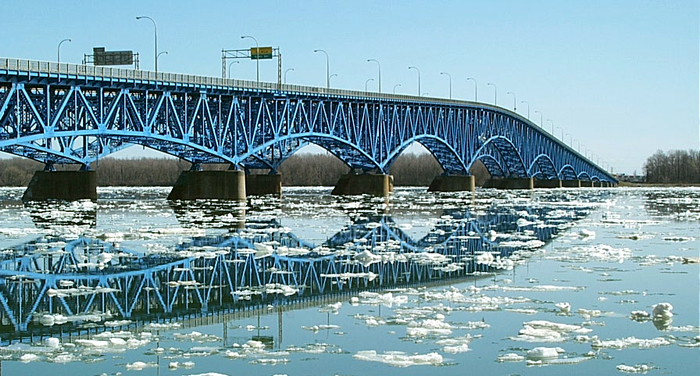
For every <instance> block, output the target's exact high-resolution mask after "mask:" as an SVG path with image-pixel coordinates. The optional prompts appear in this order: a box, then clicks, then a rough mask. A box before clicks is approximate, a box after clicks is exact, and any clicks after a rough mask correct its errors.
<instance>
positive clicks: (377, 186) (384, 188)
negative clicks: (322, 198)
mask: <svg viewBox="0 0 700 376" xmlns="http://www.w3.org/2000/svg"><path fill="white" fill-rule="evenodd" d="M393 191H394V177H393V176H391V175H383V174H346V175H343V176H341V177H340V180H338V183H337V184H336V185H335V188H333V191H332V192H331V194H332V195H362V194H368V195H374V196H388V195H389V193H390V192H393Z"/></svg>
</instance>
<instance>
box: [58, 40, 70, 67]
mask: <svg viewBox="0 0 700 376" xmlns="http://www.w3.org/2000/svg"><path fill="white" fill-rule="evenodd" d="M64 42H72V40H71V39H70V38H66V39H63V40H62V41H60V42H58V56H57V62H58V63H61V45H62V44H63V43H64Z"/></svg>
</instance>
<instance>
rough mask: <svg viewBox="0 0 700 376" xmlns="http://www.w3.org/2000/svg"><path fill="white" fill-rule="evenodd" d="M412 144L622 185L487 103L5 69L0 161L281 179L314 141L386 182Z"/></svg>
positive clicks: (466, 165)
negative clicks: (116, 160)
mask: <svg viewBox="0 0 700 376" xmlns="http://www.w3.org/2000/svg"><path fill="white" fill-rule="evenodd" d="M414 142H418V143H420V144H422V145H423V146H425V147H426V149H427V150H429V151H430V152H431V153H432V154H433V155H434V156H435V158H436V159H437V160H438V162H439V163H440V164H441V165H442V167H443V169H444V170H445V172H446V173H448V174H468V171H469V169H470V168H471V166H472V165H473V164H474V163H475V162H476V161H478V160H479V161H481V162H483V164H484V165H485V166H486V167H487V168H488V170H489V172H490V173H491V175H492V176H494V177H535V178H538V179H566V180H573V179H579V180H599V181H609V182H617V181H616V180H615V178H614V177H613V176H611V175H610V174H608V173H607V172H605V171H604V170H603V169H601V168H600V167H599V166H597V165H596V164H594V163H593V162H591V161H590V160H588V159H587V158H585V157H584V156H582V155H581V154H579V153H578V152H576V151H575V150H573V149H572V148H570V147H569V146H567V145H565V144H564V143H563V142H561V141H559V140H557V139H556V138H555V137H553V136H552V135H550V134H548V133H547V132H545V131H544V130H543V129H542V128H540V127H538V126H536V125H535V124H534V123H532V122H530V121H529V120H528V119H526V118H523V117H522V116H520V115H518V114H516V113H514V112H511V111H508V110H506V109H503V108H500V107H496V106H490V105H486V104H483V103H474V102H465V101H455V100H446V99H436V98H424V97H413V96H405V95H388V94H381V95H379V94H374V95H370V94H369V93H366V92H355V91H345V90H332V89H321V88H315V87H304V86H295V85H280V84H269V83H254V82H247V81H239V80H229V79H220V78H213V77H198V76H187V75H180V74H167V73H158V74H156V73H153V72H144V71H132V70H122V69H111V68H99V67H90V66H79V65H69V64H54V63H43V62H33V61H25V60H13V59H0V151H4V152H8V153H12V154H15V155H19V156H23V157H27V158H32V159H35V160H38V161H40V162H43V163H45V164H46V165H47V168H50V167H51V166H52V165H53V164H56V163H78V164H82V165H83V166H89V165H90V164H91V163H92V162H95V161H96V160H98V159H99V158H102V157H104V156H107V155H109V154H111V153H113V152H115V151H117V150H121V149H123V148H125V147H128V146H131V145H135V144H138V145H143V146H147V147H150V148H153V149H156V150H160V151H162V152H165V153H168V154H171V155H174V156H177V157H180V158H183V159H185V160H188V161H190V162H192V163H193V164H194V165H195V166H199V165H200V164H206V163H231V164H232V165H233V166H235V167H236V168H245V169H270V170H276V169H277V168H278V167H279V165H280V164H281V163H282V162H283V161H284V160H286V159H287V158H288V157H289V156H291V155H292V154H293V153H294V152H296V151H297V150H298V149H299V148H301V147H302V146H305V145H307V144H308V143H315V144H317V145H320V146H321V147H323V148H325V149H326V150H328V151H330V152H331V153H333V154H334V155H336V156H337V157H338V158H340V159H341V160H342V161H344V162H345V163H346V164H348V165H349V166H350V167H351V168H353V169H356V170H362V171H375V172H379V173H388V170H389V168H390V167H391V165H392V163H393V162H394V161H395V160H396V158H397V157H398V156H399V155H400V154H401V152H402V151H404V150H405V149H406V148H407V147H409V146H410V145H411V144H413V143H414Z"/></svg>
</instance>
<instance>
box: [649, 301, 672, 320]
mask: <svg viewBox="0 0 700 376" xmlns="http://www.w3.org/2000/svg"><path fill="white" fill-rule="evenodd" d="M671 310H673V306H672V305H671V303H659V304H657V305H655V306H654V309H653V310H652V311H651V315H652V318H653V319H654V320H669V319H670V318H671V317H673V313H672V312H671Z"/></svg>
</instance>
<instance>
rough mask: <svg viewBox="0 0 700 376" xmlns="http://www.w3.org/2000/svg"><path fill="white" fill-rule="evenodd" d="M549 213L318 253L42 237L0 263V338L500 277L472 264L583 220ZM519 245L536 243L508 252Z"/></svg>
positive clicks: (502, 212) (389, 223)
mask: <svg viewBox="0 0 700 376" xmlns="http://www.w3.org/2000/svg"><path fill="white" fill-rule="evenodd" d="M551 210H554V209H553V208H552V207H540V208H537V207H535V208H532V207H525V206H512V207H498V208H496V207H494V208H490V209H488V210H486V211H485V212H484V213H482V214H479V216H477V217H475V216H472V215H471V214H469V213H463V212H459V211H454V212H450V213H443V215H442V216H441V218H442V219H441V221H440V222H438V223H437V225H436V227H435V228H434V229H432V230H431V231H430V232H429V233H428V234H427V235H426V236H424V237H423V238H421V239H419V240H413V239H412V238H411V237H409V236H408V235H407V234H406V233H404V232H403V231H402V230H401V228H400V226H398V225H397V224H396V223H394V221H393V220H392V219H391V218H390V217H387V216H375V217H371V216H370V217H365V216H362V217H358V218H357V219H356V220H354V221H353V222H352V224H350V225H348V226H347V227H346V228H344V229H343V230H341V231H340V232H339V233H337V234H336V235H334V236H333V237H331V238H330V239H329V240H328V241H326V242H325V243H324V244H322V245H320V246H314V245H313V244H310V243H308V242H305V241H303V240H301V239H299V238H298V237H296V236H295V235H294V234H292V233H290V232H289V230H288V229H286V228H284V227H282V226H280V225H279V224H278V223H277V222H275V221H271V220H270V221H257V222H255V221H249V222H248V223H247V224H246V226H245V228H244V229H238V230H235V231H232V232H229V233H228V234H225V235H216V236H206V237H199V238H193V239H191V240H189V241H187V242H185V243H183V244H180V245H178V246H173V247H171V248H169V249H167V252H163V251H161V252H153V253H149V254H144V253H141V252H135V251H130V250H128V249H126V248H122V247H120V246H116V245H114V244H113V243H111V242H106V241H102V240H99V239H90V238H85V237H81V238H78V239H75V240H66V239H60V238H55V237H52V236H45V237H41V238H38V239H36V240H33V241H30V242H28V243H25V244H22V245H19V246H15V247H12V248H9V249H5V250H4V251H3V252H2V254H1V255H0V322H2V323H4V324H2V325H0V335H2V336H3V337H6V336H7V337H12V336H14V335H15V333H18V332H26V331H28V330H32V328H34V329H40V328H44V327H45V325H53V324H54V322H56V324H57V325H59V326H60V325H63V323H65V322H68V323H69V324H68V325H67V326H64V327H63V326H62V328H65V331H68V332H70V331H71V330H74V329H75V328H79V327H80V325H83V324H85V323H88V322H92V321H104V320H119V319H130V320H140V321H151V320H155V321H157V320H158V319H159V318H163V317H178V316H186V315H188V314H192V313H194V312H215V311H218V310H230V309H231V308H232V307H234V308H235V307H238V308H240V307H241V306H243V305H247V304H261V303H273V302H285V301H288V300H298V299H304V298H306V297H309V296H316V295H319V294H328V293H334V292H341V291H344V290H352V291H357V290H363V289H368V288H390V287H395V286H403V285H405V284H409V283H422V282H428V281H436V280H441V279H448V278H452V277H464V276H466V275H471V274H474V273H479V272H489V271H493V270H494V269H497V268H499V266H498V264H497V262H496V263H493V262H492V263H483V262H480V261H478V260H477V256H478V255H479V254H484V253H491V254H492V255H493V256H494V257H496V258H503V260H505V258H507V257H509V256H510V255H512V253H513V252H515V251H523V250H524V249H528V248H539V247H540V246H542V245H543V244H544V243H543V242H546V241H548V240H550V239H551V238H552V237H553V236H554V235H556V233H557V232H558V230H559V228H560V227H559V226H558V225H560V224H564V223H566V222H570V221H572V220H578V219H580V218H581V217H583V216H585V215H586V214H587V213H588V210H590V208H588V207H583V206H582V207H579V208H572V209H571V210H570V211H569V212H568V213H567V215H566V216H564V217H557V216H552V215H551V213H550V211H551ZM496 233H498V234H501V236H495V235H494V234H496ZM517 238H527V239H531V241H540V243H536V244H532V245H528V244H527V243H523V242H513V239H517ZM57 315H60V317H61V318H62V319H63V321H60V319H59V318H58V317H59V316H57ZM47 320H48V321H47Z"/></svg>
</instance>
